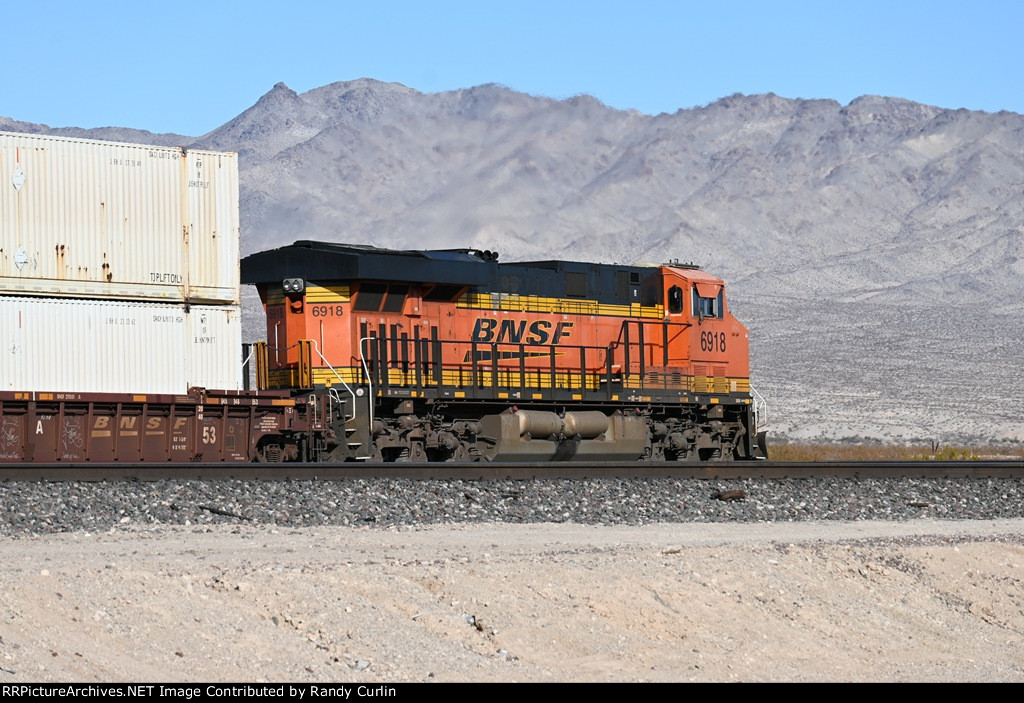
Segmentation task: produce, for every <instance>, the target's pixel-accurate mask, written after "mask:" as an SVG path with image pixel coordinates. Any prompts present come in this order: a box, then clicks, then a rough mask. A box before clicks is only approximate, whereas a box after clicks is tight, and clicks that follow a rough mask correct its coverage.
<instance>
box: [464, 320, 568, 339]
mask: <svg viewBox="0 0 1024 703" xmlns="http://www.w3.org/2000/svg"><path fill="white" fill-rule="evenodd" d="M573 325H574V323H572V322H559V323H557V324H556V323H554V322H549V321H548V320H534V321H533V322H529V321H527V320H501V322H500V323H499V321H498V320H497V319H495V318H493V317H481V318H479V319H477V321H476V324H475V325H474V326H473V341H474V342H497V343H498V344H561V343H562V341H563V340H565V339H568V338H569V335H570V334H572V328H573Z"/></svg>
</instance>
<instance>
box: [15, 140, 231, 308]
mask: <svg viewBox="0 0 1024 703" xmlns="http://www.w3.org/2000/svg"><path fill="white" fill-rule="evenodd" d="M238 217H239V213H238V157H237V155H236V154H233V153H220V152H211V151H191V150H185V149H182V148H179V147H161V146H141V145H138V144H119V143H115V142H100V141H93V140H87V139H72V138H69V137H50V136H41V135H36V134H13V133H7V132H0V294H7V295H11V294H24V295H45V296H71V297H82V298H111V299H122V300H161V301H166V302H199V303H237V302H239V300H240V298H239V285H238V258H239V222H238Z"/></svg>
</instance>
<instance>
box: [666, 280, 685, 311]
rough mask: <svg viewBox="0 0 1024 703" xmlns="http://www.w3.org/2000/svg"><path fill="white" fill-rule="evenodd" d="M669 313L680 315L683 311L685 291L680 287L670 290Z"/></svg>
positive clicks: (673, 287)
mask: <svg viewBox="0 0 1024 703" xmlns="http://www.w3.org/2000/svg"><path fill="white" fill-rule="evenodd" d="M668 311H669V312H670V313H672V314H673V315H678V314H679V313H681V312H682V311H683V289H682V288H680V287H679V286H672V287H671V288H669V289H668Z"/></svg>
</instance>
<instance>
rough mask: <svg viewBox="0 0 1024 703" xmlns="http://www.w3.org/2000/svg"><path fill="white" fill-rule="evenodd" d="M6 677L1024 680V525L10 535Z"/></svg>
mask: <svg viewBox="0 0 1024 703" xmlns="http://www.w3.org/2000/svg"><path fill="white" fill-rule="evenodd" d="M0 554H2V555H3V560H4V564H5V568H4V569H3V572H2V574H0V680H2V681H3V682H4V683H16V682H25V681H48V682H57V681H60V682H69V681H80V682H95V681H105V682H113V681H129V682H131V681H138V682H146V681H181V682H186V681H239V682H242V681H251V682H277V681H323V682H328V681H336V682H365V683H377V682H392V681H395V682H400V681H456V682H458V681H466V682H468V681H567V682H583V681H684V682H685V681H712V682H717V681H1024V649H1022V643H1024V580H1022V578H1024V577H1022V575H1021V574H1022V566H1024V520H1022V519H1012V520H999V521H911V522H857V521H848V522H844V521H829V522H818V523H807V522H804V523H773V524H728V523H726V524H701V523H686V524H653V525H644V526H614V527H600V526H582V525H573V524H560V525H555V524H539V525H538V524H534V525H507V524H483V525H442V526H431V527H423V528H378V527H373V528H347V527H326V528H323V527H322V528H303V529H287V528H280V527H277V528H275V527H271V526H245V527H232V526H205V527H199V526H178V527H169V526H159V527H152V528H138V527H136V528H131V527H130V526H125V527H123V528H119V529H115V530H112V531H109V532H103V533H98V534H96V533H86V532H74V533H65V534H55V535H39V536H27V537H21V538H3V540H2V541H0Z"/></svg>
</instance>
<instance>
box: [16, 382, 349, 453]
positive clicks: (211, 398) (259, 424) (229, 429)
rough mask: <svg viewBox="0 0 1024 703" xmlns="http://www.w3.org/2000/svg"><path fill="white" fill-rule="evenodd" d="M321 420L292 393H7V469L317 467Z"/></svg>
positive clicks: (323, 433) (322, 436)
mask: <svg viewBox="0 0 1024 703" xmlns="http://www.w3.org/2000/svg"><path fill="white" fill-rule="evenodd" d="M319 417H322V413H320V412H318V409H317V408H316V407H315V405H311V404H309V403H308V402H307V399H305V398H293V397H291V395H290V394H288V393H274V392H262V393H261V392H249V391H234V392H217V391H206V390H202V389H194V390H193V391H192V392H191V393H189V394H187V395H138V394H135V395H131V394H102V393H39V392H36V393H22V392H0V463H33V462H34V463H54V462H117V461H123V462H138V461H151V462H179V463H188V462H197V461H204V462H215V461H224V462H238V461H290V460H312V459H316V458H317V456H318V454H319V453H321V452H322V451H323V450H324V449H325V445H324V444H323V442H324V441H325V438H326V437H327V435H328V434H329V433H328V432H327V430H326V428H325V427H324V426H323V425H322V423H321V422H320V421H319V420H318V418H319Z"/></svg>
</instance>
